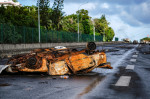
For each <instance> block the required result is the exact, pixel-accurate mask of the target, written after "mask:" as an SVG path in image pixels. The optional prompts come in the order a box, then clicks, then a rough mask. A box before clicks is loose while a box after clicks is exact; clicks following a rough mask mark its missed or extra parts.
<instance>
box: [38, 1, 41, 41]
mask: <svg viewBox="0 0 150 99" xmlns="http://www.w3.org/2000/svg"><path fill="white" fill-rule="evenodd" d="M39 3H40V0H38V28H39V43H40V42H41V39H40V36H41V33H40V11H39Z"/></svg>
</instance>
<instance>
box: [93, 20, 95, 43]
mask: <svg viewBox="0 0 150 99" xmlns="http://www.w3.org/2000/svg"><path fill="white" fill-rule="evenodd" d="M93 36H94V42H95V26H94V19H93Z"/></svg>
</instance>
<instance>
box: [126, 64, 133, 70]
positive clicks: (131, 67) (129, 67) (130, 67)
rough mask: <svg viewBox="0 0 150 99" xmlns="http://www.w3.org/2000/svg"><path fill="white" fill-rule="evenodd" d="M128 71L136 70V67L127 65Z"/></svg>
mask: <svg viewBox="0 0 150 99" xmlns="http://www.w3.org/2000/svg"><path fill="white" fill-rule="evenodd" d="M126 69H131V70H134V65H127V67H126Z"/></svg>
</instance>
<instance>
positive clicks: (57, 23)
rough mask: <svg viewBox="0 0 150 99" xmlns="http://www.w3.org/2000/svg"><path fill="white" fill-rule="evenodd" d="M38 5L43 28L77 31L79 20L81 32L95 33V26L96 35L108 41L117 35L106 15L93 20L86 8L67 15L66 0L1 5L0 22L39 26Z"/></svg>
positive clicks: (43, 0)
mask: <svg viewBox="0 0 150 99" xmlns="http://www.w3.org/2000/svg"><path fill="white" fill-rule="evenodd" d="M38 1H39V2H38ZM38 4H39V5H38ZM38 6H39V9H40V25H41V29H48V30H56V31H65V32H68V33H69V32H75V33H77V31H78V21H79V26H80V27H79V32H80V33H82V34H89V35H93V27H95V35H100V36H104V37H105V40H106V41H112V39H113V37H114V35H115V33H114V31H113V29H112V28H111V27H110V26H109V24H110V23H109V22H108V21H107V20H106V17H105V15H102V16H100V18H95V19H93V20H92V18H91V17H90V16H89V12H88V10H85V9H81V10H78V11H76V13H75V14H71V15H66V14H65V12H63V11H62V10H63V8H64V0H54V3H53V5H52V7H51V6H50V0H37V5H36V6H22V7H16V6H7V7H4V6H1V7H0V12H1V14H0V23H5V24H11V25H15V26H26V27H33V28H37V27H38ZM93 25H94V26H93Z"/></svg>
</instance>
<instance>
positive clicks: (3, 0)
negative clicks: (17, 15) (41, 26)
mask: <svg viewBox="0 0 150 99" xmlns="http://www.w3.org/2000/svg"><path fill="white" fill-rule="evenodd" d="M2 5H3V6H4V7H7V6H21V4H20V3H19V2H13V1H12V0H0V7H1V6H2Z"/></svg>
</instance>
